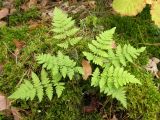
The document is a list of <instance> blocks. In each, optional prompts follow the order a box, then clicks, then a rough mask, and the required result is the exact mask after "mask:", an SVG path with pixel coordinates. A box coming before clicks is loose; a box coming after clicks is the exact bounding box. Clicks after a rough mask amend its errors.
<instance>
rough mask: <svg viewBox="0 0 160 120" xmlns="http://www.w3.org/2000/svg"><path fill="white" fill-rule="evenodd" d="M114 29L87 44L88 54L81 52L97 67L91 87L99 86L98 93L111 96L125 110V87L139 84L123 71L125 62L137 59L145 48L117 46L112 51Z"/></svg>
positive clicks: (133, 77)
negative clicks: (130, 84)
mask: <svg viewBox="0 0 160 120" xmlns="http://www.w3.org/2000/svg"><path fill="white" fill-rule="evenodd" d="M114 32H115V28H112V29H110V30H107V31H104V32H102V33H101V34H100V35H99V36H97V37H96V40H92V43H90V44H88V47H89V49H90V52H83V53H84V55H85V56H86V58H87V59H88V60H89V61H93V63H95V64H97V65H99V66H100V67H101V68H102V72H101V70H100V68H99V67H97V68H96V70H95V71H94V73H93V74H92V79H91V86H94V87H96V86H99V87H100V92H104V93H105V94H107V95H112V97H113V98H116V99H117V100H119V101H120V102H121V103H122V105H123V106H124V107H125V108H126V107H127V102H126V95H125V92H126V91H125V87H124V86H125V85H126V84H128V83H138V84H141V82H140V81H139V80H138V79H136V78H135V76H134V75H131V74H130V73H129V72H128V71H126V70H124V67H125V66H126V65H127V62H128V61H129V62H133V58H137V56H139V55H140V53H141V52H143V51H144V50H145V47H142V48H140V49H136V48H134V47H132V46H131V45H126V44H125V45H124V46H123V47H121V46H120V45H118V46H117V47H116V48H115V49H113V43H114V41H113V39H112V38H113V34H114Z"/></svg>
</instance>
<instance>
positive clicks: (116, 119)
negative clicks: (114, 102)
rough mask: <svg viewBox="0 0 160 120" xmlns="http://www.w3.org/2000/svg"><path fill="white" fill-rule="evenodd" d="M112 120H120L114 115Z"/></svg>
mask: <svg viewBox="0 0 160 120" xmlns="http://www.w3.org/2000/svg"><path fill="white" fill-rule="evenodd" d="M110 120H118V118H117V117H116V115H113V118H112V119H110Z"/></svg>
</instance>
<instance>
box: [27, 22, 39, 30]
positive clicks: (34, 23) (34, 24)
mask: <svg viewBox="0 0 160 120" xmlns="http://www.w3.org/2000/svg"><path fill="white" fill-rule="evenodd" d="M40 25H41V24H40V23H39V22H38V21H29V29H30V30H33V29H36V28H38V27H39V26H40Z"/></svg>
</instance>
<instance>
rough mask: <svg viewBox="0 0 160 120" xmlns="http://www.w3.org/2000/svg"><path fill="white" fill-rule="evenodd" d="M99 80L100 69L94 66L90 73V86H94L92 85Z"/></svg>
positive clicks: (96, 84) (96, 83)
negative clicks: (94, 68)
mask: <svg viewBox="0 0 160 120" xmlns="http://www.w3.org/2000/svg"><path fill="white" fill-rule="evenodd" d="M99 80H100V71H99V68H96V70H95V71H94V72H93V74H92V79H91V86H94V87H96V86H98V85H99Z"/></svg>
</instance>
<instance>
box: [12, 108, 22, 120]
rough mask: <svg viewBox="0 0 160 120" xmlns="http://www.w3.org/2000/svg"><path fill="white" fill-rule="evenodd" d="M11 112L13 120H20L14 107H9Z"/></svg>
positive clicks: (20, 117)
mask: <svg viewBox="0 0 160 120" xmlns="http://www.w3.org/2000/svg"><path fill="white" fill-rule="evenodd" d="M11 112H12V114H13V116H14V120H22V116H21V114H20V112H19V109H17V108H15V107H11Z"/></svg>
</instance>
